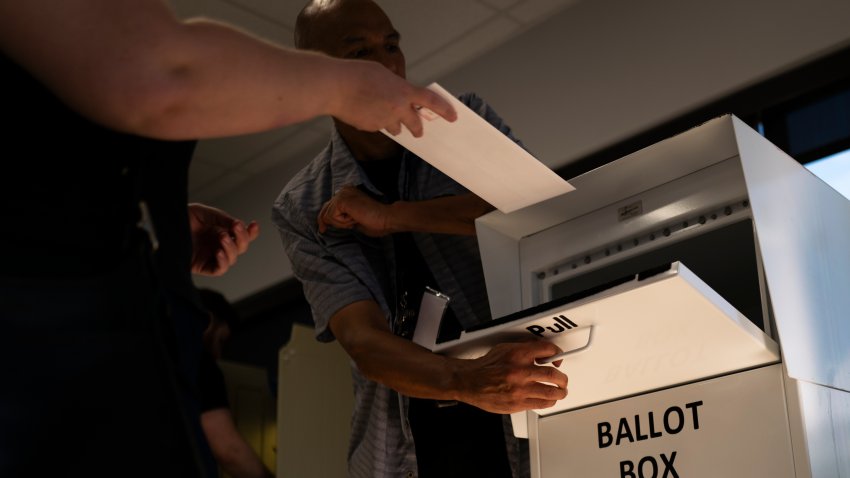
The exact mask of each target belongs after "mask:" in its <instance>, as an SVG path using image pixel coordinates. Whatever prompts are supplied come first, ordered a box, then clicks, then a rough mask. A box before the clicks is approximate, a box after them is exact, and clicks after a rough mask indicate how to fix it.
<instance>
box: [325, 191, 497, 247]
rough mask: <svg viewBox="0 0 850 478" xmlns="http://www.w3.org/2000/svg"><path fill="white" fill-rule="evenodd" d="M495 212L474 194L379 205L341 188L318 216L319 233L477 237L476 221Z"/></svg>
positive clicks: (365, 196)
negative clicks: (353, 230)
mask: <svg viewBox="0 0 850 478" xmlns="http://www.w3.org/2000/svg"><path fill="white" fill-rule="evenodd" d="M492 210H493V206H491V205H490V204H489V203H487V201H484V200H483V199H481V198H480V197H478V196H476V195H475V194H472V193H468V194H463V195H459V196H444V197H440V198H435V199H428V200H424V201H396V202H394V203H392V204H383V203H381V202H378V201H376V200H374V199H372V198H371V197H369V196H368V195H367V194H366V193H364V192H363V191H361V190H360V189H358V188H356V187H354V186H345V187H343V188H342V189H340V190H339V191H338V192H337V193H336V194H335V195H334V197H333V198H331V200H330V201H328V202H326V203H325V205H324V206H323V207H322V210H321V212H320V213H319V217H318V219H317V220H318V223H319V232H321V233H323V232H325V231H326V230H327V228H328V227H329V226H330V227H336V228H340V229H351V228H356V229H358V230H360V231H361V232H363V233H364V234H367V235H370V236H374V237H378V236H383V235H386V234H392V233H395V232H428V233H433V234H456V235H468V236H472V235H475V219H476V218H477V217H479V216H482V215H484V214H485V213H487V212H490V211H492Z"/></svg>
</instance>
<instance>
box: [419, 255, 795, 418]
mask: <svg viewBox="0 0 850 478" xmlns="http://www.w3.org/2000/svg"><path fill="white" fill-rule="evenodd" d="M529 338H531V339H543V340H548V341H551V342H554V343H555V344H557V345H558V346H559V347H560V348H561V349H562V350H564V353H563V354H560V355H558V356H555V357H553V358H552V360H554V359H558V358H560V359H562V362H561V364H560V368H559V369H560V370H561V371H563V372H564V373H566V374H567V376H568V377H569V393H568V395H567V397H566V398H564V399H563V400H560V401H559V402H558V403H557V404H556V405H555V406H554V407H551V408H547V409H543V410H535V412H536V413H537V414H539V415H543V416H545V415H550V414H553V413H557V412H561V411H565V410H572V409H576V408H581V407H586V406H591V405H594V404H599V403H603V402H606V401H609V400H615V399H619V398H623V397H627V396H632V395H637V394H641V393H646V392H650V391H654V390H660V389H663V388H667V387H671V386H675V385H680V384H684V383H689V382H693V381H698V380H703V379H706V378H710V377H717V376H721V375H725V374H728V373H732V372H736V371H740V370H746V369H750V368H753V367H758V366H761V365H765V364H770V363H776V362H778V361H779V360H780V354H779V346H778V345H777V344H776V342H774V341H773V340H772V339H771V338H770V337H768V336H767V335H766V334H765V333H764V332H763V331H762V330H761V329H759V328H758V327H757V326H756V325H754V324H753V323H752V322H750V320H749V319H747V318H746V317H745V316H744V315H742V314H741V313H740V312H738V311H737V310H735V308H734V307H732V306H731V305H730V304H729V303H728V302H727V301H726V300H725V299H723V297H721V296H720V295H719V294H717V293H716V292H715V291H714V290H713V289H711V288H710V287H709V286H707V285H706V284H705V283H704V282H703V281H702V280H701V279H700V278H699V277H697V275H696V274H694V273H693V272H691V271H690V270H688V268H687V267H686V266H685V265H684V264H682V263H680V262H673V263H670V264H663V265H661V266H660V267H657V268H653V269H651V270H645V271H640V272H637V273H635V274H634V275H633V276H628V277H624V278H622V279H621V280H618V281H615V282H614V283H611V284H608V285H606V286H603V287H597V288H595V289H594V290H590V291H585V293H583V294H578V295H576V296H572V297H567V298H563V299H560V300H557V301H553V302H549V303H546V304H542V305H539V306H536V307H533V308H531V309H527V310H524V311H520V312H517V313H514V314H511V315H509V316H507V317H503V318H501V319H496V320H494V321H492V322H491V323H488V324H486V326H482V327H479V328H477V329H473V330H467V331H465V332H464V333H462V334H461V336H460V338H458V339H456V340H452V341H448V342H445V343H441V344H435V345H434V346H433V350H434V351H435V352H439V353H443V354H446V355H450V356H456V357H462V358H475V357H479V356H482V355H484V354H485V353H487V351H488V350H489V349H490V348H492V347H493V346H495V345H496V344H499V343H502V342H511V341H517V340H528V339H529Z"/></svg>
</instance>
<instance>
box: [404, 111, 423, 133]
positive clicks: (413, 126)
mask: <svg viewBox="0 0 850 478" xmlns="http://www.w3.org/2000/svg"><path fill="white" fill-rule="evenodd" d="M401 122H402V123H403V124H404V126H406V127H407V129H408V131H410V134H412V135H413V137H414V138H419V137H421V136H422V118H420V117H419V113H417V112H416V110H415V109H413V108H412V107H411V108H410V111H409V112H408V113H407V114H405V115H404V117H403V118H402V119H401Z"/></svg>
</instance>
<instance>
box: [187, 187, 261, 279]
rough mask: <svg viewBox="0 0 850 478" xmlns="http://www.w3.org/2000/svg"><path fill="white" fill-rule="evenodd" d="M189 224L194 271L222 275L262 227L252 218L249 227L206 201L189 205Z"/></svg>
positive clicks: (245, 249)
mask: <svg viewBox="0 0 850 478" xmlns="http://www.w3.org/2000/svg"><path fill="white" fill-rule="evenodd" d="M189 227H190V228H191V231H192V249H193V252H192V272H193V273H195V274H203V275H209V276H220V275H222V274H224V273H225V272H227V270H228V269H229V268H230V266H232V265H233V264H235V263H236V258H237V257H238V256H239V255H240V254H243V253H244V252H245V251H247V250H248V245H249V244H250V243H251V241H253V240H254V239H256V238H257V236H258V235H259V234H260V226H259V225H258V224H257V223H256V222H254V221H251V223H250V224H248V225H247V226H246V225H245V223H243V222H242V221H240V220H238V219H235V218H233V217H231V216H230V215H229V214H227V213H226V212H224V211H222V210H220V209H216V208H214V207H209V206H205V205H203V204H189Z"/></svg>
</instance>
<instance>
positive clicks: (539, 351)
mask: <svg viewBox="0 0 850 478" xmlns="http://www.w3.org/2000/svg"><path fill="white" fill-rule="evenodd" d="M522 344H523V346H522V348H523V351H524V353H525V354H526V357H527V358H531V359H534V360H535V361H536V360H537V359H545V358H549V357H551V356H553V355H558V354H560V353H564V351H563V350H561V348H560V347H558V346H557V345H555V344H553V343H552V342H547V341H545V340H533V341H531V342H523V343H522Z"/></svg>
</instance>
